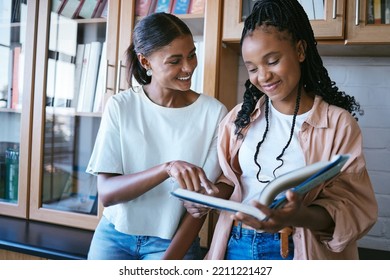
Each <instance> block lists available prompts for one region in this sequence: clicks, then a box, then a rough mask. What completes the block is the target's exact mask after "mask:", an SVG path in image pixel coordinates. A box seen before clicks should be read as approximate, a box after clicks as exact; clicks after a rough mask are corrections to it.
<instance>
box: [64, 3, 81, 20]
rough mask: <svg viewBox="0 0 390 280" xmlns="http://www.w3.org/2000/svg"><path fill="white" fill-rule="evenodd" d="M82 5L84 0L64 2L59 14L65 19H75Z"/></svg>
mask: <svg viewBox="0 0 390 280" xmlns="http://www.w3.org/2000/svg"><path fill="white" fill-rule="evenodd" d="M83 3H84V0H66V1H65V3H64V5H63V7H62V9H61V12H60V13H59V14H60V15H62V16H64V17H67V18H76V17H77V14H78V13H79V11H80V8H81V6H82V5H83Z"/></svg>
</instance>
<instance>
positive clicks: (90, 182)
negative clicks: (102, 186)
mask: <svg viewBox="0 0 390 280" xmlns="http://www.w3.org/2000/svg"><path fill="white" fill-rule="evenodd" d="M59 2H61V3H63V2H64V1H55V0H51V1H41V2H40V8H39V22H38V30H39V31H38V50H37V61H40V63H37V66H36V87H35V90H36V95H35V110H36V112H35V114H34V121H35V122H37V123H39V126H37V127H36V130H34V134H33V147H34V148H33V156H32V157H33V158H32V161H33V165H34V166H33V169H34V170H33V172H32V174H31V178H32V185H33V186H32V188H31V206H30V217H31V218H32V219H37V220H42V221H47V222H53V223H58V224H63V225H69V226H75V227H80V228H86V229H94V227H95V226H96V224H97V221H98V219H99V216H100V210H101V207H99V203H98V194H97V186H96V176H93V175H91V174H88V173H86V168H87V164H88V161H89V158H90V156H91V153H92V149H93V146H94V143H95V138H96V135H97V131H98V129H99V125H100V120H101V113H102V110H103V107H104V106H103V104H104V99H105V92H106V84H107V81H106V77H107V69H108V68H107V65H108V62H107V43H106V34H107V31H106V30H107V16H108V1H79V0H68V1H65V5H60V4H59ZM47 31H49V32H47ZM38 64H39V65H38Z"/></svg>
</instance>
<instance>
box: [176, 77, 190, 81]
mask: <svg viewBox="0 0 390 280" xmlns="http://www.w3.org/2000/svg"><path fill="white" fill-rule="evenodd" d="M190 78H191V76H186V77H179V78H178V79H179V80H181V81H186V80H188V79H190Z"/></svg>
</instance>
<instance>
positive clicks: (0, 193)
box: [0, 0, 27, 203]
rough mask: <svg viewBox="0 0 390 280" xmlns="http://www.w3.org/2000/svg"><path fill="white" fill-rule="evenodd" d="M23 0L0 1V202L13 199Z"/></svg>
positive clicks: (15, 196)
mask: <svg viewBox="0 0 390 280" xmlns="http://www.w3.org/2000/svg"><path fill="white" fill-rule="evenodd" d="M26 18H27V0H20V1H0V34H1V35H0V202H7V203H17V202H18V189H19V180H18V179H19V147H20V127H21V123H20V120H21V109H22V99H23V70H24V43H25V38H26V31H25V30H26Z"/></svg>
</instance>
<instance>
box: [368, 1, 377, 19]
mask: <svg viewBox="0 0 390 280" xmlns="http://www.w3.org/2000/svg"><path fill="white" fill-rule="evenodd" d="M367 23H368V24H373V23H375V18H374V0H367Z"/></svg>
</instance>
